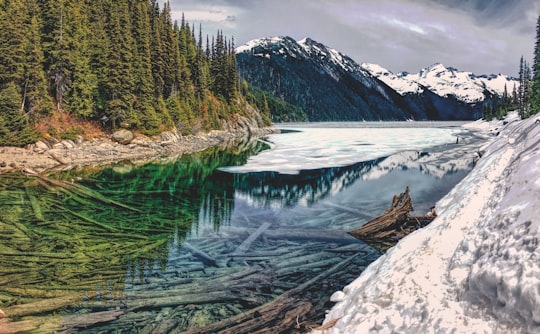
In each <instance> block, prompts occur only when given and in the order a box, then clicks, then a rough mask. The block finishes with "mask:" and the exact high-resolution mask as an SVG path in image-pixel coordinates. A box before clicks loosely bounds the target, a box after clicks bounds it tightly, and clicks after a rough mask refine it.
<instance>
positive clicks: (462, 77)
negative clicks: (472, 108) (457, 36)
mask: <svg viewBox="0 0 540 334" xmlns="http://www.w3.org/2000/svg"><path fill="white" fill-rule="evenodd" d="M362 68H364V69H365V70H367V71H369V72H370V73H371V74H373V75H374V76H376V77H377V78H378V79H380V80H381V81H383V82H384V83H386V84H387V85H388V86H390V87H392V88H393V89H395V90H396V91H397V92H398V93H400V94H401V95H405V94H411V93H412V94H418V93H422V92H423V91H424V90H425V89H429V90H431V91H432V92H434V93H435V94H437V95H439V96H441V97H447V96H451V95H453V96H455V97H456V98H458V99H459V100H461V101H463V102H466V103H478V102H482V101H483V100H484V99H485V98H486V92H487V93H488V94H489V95H499V96H502V95H503V93H504V87H505V85H506V89H507V92H508V93H511V92H512V90H513V88H514V86H516V87H517V86H518V85H519V82H518V80H517V79H515V78H512V77H509V76H506V75H503V74H497V75H495V74H492V75H480V76H477V75H475V74H473V73H471V72H463V71H459V70H457V69H455V68H453V67H445V66H444V65H442V64H440V63H436V64H433V65H431V66H429V67H426V68H424V69H422V70H420V71H419V72H418V73H407V72H401V73H398V74H394V73H392V72H390V71H389V70H387V69H385V68H383V67H382V66H380V65H377V64H368V63H363V64H362Z"/></svg>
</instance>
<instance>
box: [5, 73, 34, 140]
mask: <svg viewBox="0 0 540 334" xmlns="http://www.w3.org/2000/svg"><path fill="white" fill-rule="evenodd" d="M21 99H22V96H21V94H20V93H19V91H18V87H17V85H16V84H15V83H14V82H10V83H9V84H7V85H6V86H5V88H4V89H1V90H0V146H24V145H26V144H30V143H33V142H35V141H36V140H37V135H36V133H35V132H34V131H33V130H32V129H31V128H30V127H29V125H28V120H27V118H26V117H25V116H24V114H23V112H22V110H21V107H20V101H21Z"/></svg>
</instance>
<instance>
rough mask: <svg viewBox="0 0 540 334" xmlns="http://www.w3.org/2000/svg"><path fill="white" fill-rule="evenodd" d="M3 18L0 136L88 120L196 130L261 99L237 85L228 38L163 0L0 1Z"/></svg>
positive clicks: (215, 125)
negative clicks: (175, 13)
mask: <svg viewBox="0 0 540 334" xmlns="http://www.w3.org/2000/svg"><path fill="white" fill-rule="evenodd" d="M0 27H1V29H0V145H14V146H24V145H26V144H28V143H31V142H34V141H35V140H36V139H38V138H39V136H47V135H53V136H54V135H60V136H64V137H67V138H69V137H70V136H74V135H77V134H79V133H81V132H83V131H85V127H86V125H88V124H95V125H97V126H98V127H99V128H101V129H106V130H114V129H117V128H129V129H133V130H136V131H139V132H141V133H143V134H146V135H155V134H158V133H160V132H162V131H165V130H169V129H173V128H176V129H177V130H178V131H180V132H181V133H182V134H189V133H196V132H199V131H207V130H211V129H219V128H221V126H222V120H228V119H231V118H234V117H237V116H238V115H246V116H247V115H248V114H247V105H246V101H247V100H251V102H252V103H253V102H255V103H253V104H255V105H264V103H262V102H260V101H257V100H256V97H255V96H253V95H250V96H249V98H248V97H246V96H244V95H243V94H242V92H241V91H242V89H240V82H239V79H238V74H237V71H236V59H235V53H234V39H233V38H227V37H225V36H223V33H222V32H220V31H218V32H217V34H216V35H213V36H209V35H205V36H203V32H202V28H201V27H200V26H199V27H197V28H196V27H194V26H190V24H189V23H188V22H187V21H186V20H185V19H184V18H182V20H181V22H177V21H173V20H172V16H171V8H170V5H169V3H168V1H166V2H165V4H164V5H163V8H160V5H159V3H158V1H157V0H120V1H115V0H71V1H68V0H0ZM246 94H249V93H248V92H246ZM58 119H61V120H70V121H69V122H63V123H58V122H57V120H58ZM55 120H56V121H55ZM71 120H75V122H72V121H71ZM263 122H264V123H265V124H261V125H268V124H269V123H270V119H269V115H267V114H263ZM58 124H64V125H62V126H59V125H58ZM65 124H69V127H66V126H65ZM73 124H75V125H73ZM81 124H82V125H81Z"/></svg>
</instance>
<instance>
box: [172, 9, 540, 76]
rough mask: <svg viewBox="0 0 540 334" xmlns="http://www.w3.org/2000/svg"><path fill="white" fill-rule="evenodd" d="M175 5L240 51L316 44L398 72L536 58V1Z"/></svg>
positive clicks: (510, 67)
mask: <svg viewBox="0 0 540 334" xmlns="http://www.w3.org/2000/svg"><path fill="white" fill-rule="evenodd" d="M171 6H172V7H173V10H174V11H175V16H176V15H177V14H176V13H181V12H182V11H184V12H185V16H186V19H187V20H188V21H189V22H192V23H195V24H196V25H198V23H199V22H201V23H202V25H203V29H204V30H205V31H209V32H213V31H216V30H217V29H222V30H223V32H224V34H226V35H230V36H234V37H235V39H236V41H237V44H242V43H245V42H247V41H249V40H251V39H254V38H260V37H271V36H291V37H293V38H295V39H297V40H298V39H301V38H304V37H311V38H313V39H314V40H317V41H319V42H321V43H324V44H326V45H329V46H331V47H333V48H335V49H337V50H339V51H341V52H343V53H345V54H347V55H349V56H351V57H352V58H353V59H355V60H356V61H357V62H373V63H378V64H380V65H382V66H385V67H387V68H389V69H390V70H392V71H394V72H398V71H402V70H406V71H410V72H413V71H418V70H419V69H420V68H423V67H426V66H428V65H430V64H432V63H435V62H442V63H443V64H445V65H447V66H454V67H457V68H459V69H461V70H467V71H473V72H475V73H479V74H480V73H492V72H493V73H498V72H501V73H507V74H510V75H515V74H516V73H517V68H518V66H517V64H518V62H519V58H520V56H521V55H522V54H523V55H525V57H526V58H527V57H529V58H530V57H532V50H533V47H534V34H535V25H536V18H537V17H538V15H539V14H540V4H539V3H538V1H537V0H512V1H508V0H408V1H403V0H378V1H371V0H339V1H336V0H292V1H291V0H258V1H253V0H171ZM180 15H181V14H180ZM176 17H177V18H179V17H180V16H176Z"/></svg>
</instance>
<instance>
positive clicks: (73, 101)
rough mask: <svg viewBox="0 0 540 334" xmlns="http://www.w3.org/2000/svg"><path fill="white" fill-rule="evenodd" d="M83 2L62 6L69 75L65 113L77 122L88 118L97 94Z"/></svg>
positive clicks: (87, 23)
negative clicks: (63, 8)
mask: <svg viewBox="0 0 540 334" xmlns="http://www.w3.org/2000/svg"><path fill="white" fill-rule="evenodd" d="M86 13H87V8H86V5H85V4H84V3H83V2H80V1H70V2H68V3H66V8H65V17H64V20H63V24H64V28H63V29H64V33H63V35H64V38H66V39H67V44H68V45H67V46H68V53H69V58H70V65H71V68H70V69H69V72H70V73H71V77H70V85H69V87H68V89H67V92H66V98H65V99H66V109H67V110H68V111H69V112H70V113H72V114H74V115H76V116H79V117H80V118H88V117H90V116H92V114H93V112H94V96H95V95H96V91H97V88H98V86H97V76H96V75H95V74H94V73H93V72H92V69H91V65H90V64H91V53H90V35H91V34H92V31H91V30H90V29H89V26H90V23H89V18H88V16H87V14H86Z"/></svg>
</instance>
